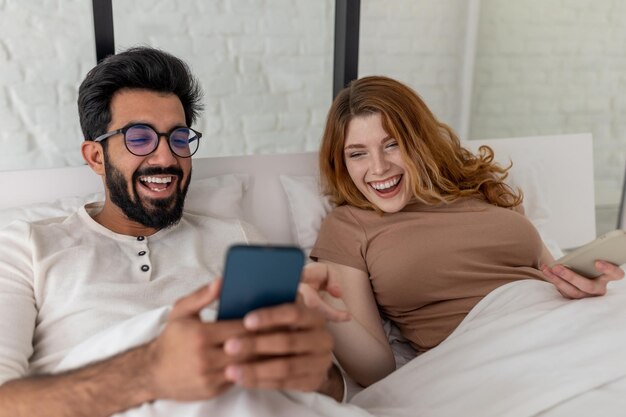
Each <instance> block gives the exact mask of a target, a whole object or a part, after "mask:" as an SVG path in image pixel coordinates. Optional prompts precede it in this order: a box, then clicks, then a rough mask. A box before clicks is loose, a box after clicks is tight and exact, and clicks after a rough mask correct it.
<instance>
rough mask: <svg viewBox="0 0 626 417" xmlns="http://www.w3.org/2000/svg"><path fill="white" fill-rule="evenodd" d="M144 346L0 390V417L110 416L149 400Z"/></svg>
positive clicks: (19, 381)
mask: <svg viewBox="0 0 626 417" xmlns="http://www.w3.org/2000/svg"><path fill="white" fill-rule="evenodd" d="M147 350H148V347H147V346H140V347H138V348H135V349H132V350H130V351H128V352H125V353H123V354H120V355H118V356H116V357H114V358H112V359H109V360H105V361H102V362H99V363H96V364H93V365H89V366H87V367H85V368H81V369H79V370H75V371H69V372H66V373H63V374H59V375H42V376H33V377H27V378H23V379H19V380H14V381H10V382H7V383H6V384H4V385H3V386H2V387H0V416H2V417H5V416H6V417H9V416H33V417H35V416H51V415H53V416H60V417H64V416H94V417H97V416H109V415H111V414H113V413H115V412H117V411H121V410H125V409H127V408H130V407H133V406H135V405H138V404H141V403H142V402H145V401H149V400H150V399H152V398H151V397H152V393H151V390H150V381H149V378H150V377H149V372H147V371H148V369H149V364H148V363H147V360H148V355H147V354H146V351H147Z"/></svg>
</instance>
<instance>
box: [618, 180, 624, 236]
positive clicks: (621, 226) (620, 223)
mask: <svg viewBox="0 0 626 417" xmlns="http://www.w3.org/2000/svg"><path fill="white" fill-rule="evenodd" d="M617 213H618V214H617V228H618V229H626V169H625V170H624V185H623V186H622V198H621V200H620V202H619V211H618V212H617Z"/></svg>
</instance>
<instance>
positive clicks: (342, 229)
mask: <svg viewBox="0 0 626 417" xmlns="http://www.w3.org/2000/svg"><path fill="white" fill-rule="evenodd" d="M366 248H367V247H366V236H365V231H364V229H363V227H362V225H361V224H360V223H359V222H358V221H357V219H356V218H355V217H354V215H353V214H352V213H351V212H350V209H349V208H348V207H347V206H342V207H338V208H336V209H335V210H333V211H332V212H331V213H330V214H328V216H326V218H325V219H324V221H323V222H322V226H321V227H320V233H319V235H318V236H317V241H316V242H315V246H314V247H313V250H312V251H311V259H313V260H315V261H318V260H319V261H322V260H323V261H329V262H334V263H337V264H340V265H346V266H350V267H352V268H356V269H360V270H361V271H365V272H368V269H367V263H366V262H365V251H366Z"/></svg>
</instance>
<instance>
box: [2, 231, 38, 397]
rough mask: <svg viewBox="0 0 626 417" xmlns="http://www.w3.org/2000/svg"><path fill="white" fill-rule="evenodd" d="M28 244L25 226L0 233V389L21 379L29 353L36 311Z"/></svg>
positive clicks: (30, 351) (26, 370) (25, 370)
mask: <svg viewBox="0 0 626 417" xmlns="http://www.w3.org/2000/svg"><path fill="white" fill-rule="evenodd" d="M29 241H30V225H28V224H27V223H25V222H15V223H12V224H10V225H9V226H7V227H5V228H3V229H0V248H1V249H0V317H1V318H2V319H1V320H0V385H2V384H4V383H5V382H7V381H10V380H12V379H16V378H20V377H23V376H25V375H26V374H27V372H28V359H29V358H30V356H31V355H32V353H33V340H32V339H33V334H34V331H35V322H36V319H37V307H36V303H35V294H34V289H33V266H32V259H33V257H32V253H31V248H30V243H29Z"/></svg>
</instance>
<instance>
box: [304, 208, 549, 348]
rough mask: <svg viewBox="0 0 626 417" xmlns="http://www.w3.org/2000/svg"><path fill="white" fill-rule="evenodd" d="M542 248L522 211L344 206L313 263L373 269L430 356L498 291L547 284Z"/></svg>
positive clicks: (379, 294) (401, 323)
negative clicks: (516, 284) (531, 282)
mask: <svg viewBox="0 0 626 417" xmlns="http://www.w3.org/2000/svg"><path fill="white" fill-rule="evenodd" d="M542 248H543V244H542V241H541V238H540V236H539V234H538V233H537V231H536V229H535V228H534V226H533V225H532V224H531V223H530V221H529V220H528V219H527V218H526V217H525V216H524V215H523V214H522V213H520V212H519V210H518V211H516V210H511V209H505V208H501V207H496V206H494V205H491V204H488V203H487V202H485V201H483V200H479V199H474V198H465V199H460V200H457V201H456V202H454V203H451V204H437V205H434V206H433V205H426V204H423V203H413V204H410V205H408V206H407V207H405V209H404V210H402V211H400V212H398V213H393V214H389V213H385V214H382V215H381V214H379V213H377V212H375V211H372V210H361V209H358V208H354V207H350V206H341V207H338V208H336V209H335V210H333V211H332V212H331V213H330V214H329V215H328V216H327V217H326V219H325V220H324V222H323V224H322V227H321V230H320V234H319V236H318V239H317V242H316V244H315V247H314V249H313V251H312V252H311V258H313V259H316V260H327V261H330V262H335V263H338V264H341V265H347V266H351V267H353V268H357V269H360V270H362V271H365V272H367V273H368V274H369V276H370V281H371V284H372V289H373V291H374V296H375V297H376V301H377V302H378V305H379V307H380V310H381V312H382V313H383V314H384V315H385V316H387V317H388V318H389V319H391V320H392V321H393V322H395V323H396V325H397V326H398V327H399V329H400V330H401V332H402V334H403V335H404V336H405V337H406V338H407V339H408V340H409V341H410V342H411V344H412V345H413V347H414V348H416V349H417V350H418V351H420V352H423V351H426V350H428V349H431V348H433V347H435V346H437V345H438V344H439V343H441V342H442V341H443V340H444V339H445V338H446V337H448V336H449V335H450V333H452V331H453V330H454V329H455V328H456V327H457V326H458V325H459V324H460V323H461V321H462V320H463V318H464V317H465V316H466V315H467V313H468V312H469V311H470V310H471V309H472V308H473V307H474V306H475V305H476V304H477V303H478V302H479V301H480V300H481V299H482V298H483V297H485V296H486V295H487V294H488V293H489V292H491V291H492V290H494V289H495V288H498V287H500V286H502V285H504V284H507V283H509V282H512V281H516V280H521V279H542V274H541V272H540V271H539V270H538V269H537V268H538V266H539V259H540V257H541V253H542Z"/></svg>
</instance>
